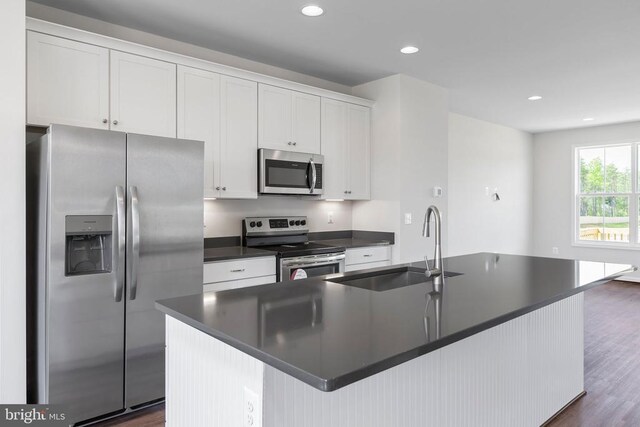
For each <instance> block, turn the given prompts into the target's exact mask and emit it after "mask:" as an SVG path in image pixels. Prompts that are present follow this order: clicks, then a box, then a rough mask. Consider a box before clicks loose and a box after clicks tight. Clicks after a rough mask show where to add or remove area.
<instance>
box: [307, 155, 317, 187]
mask: <svg viewBox="0 0 640 427" xmlns="http://www.w3.org/2000/svg"><path fill="white" fill-rule="evenodd" d="M309 165H310V166H311V190H310V191H309V193H311V194H313V192H314V191H315V189H316V180H317V178H318V176H317V175H316V164H315V163H314V162H313V159H310V160H309Z"/></svg>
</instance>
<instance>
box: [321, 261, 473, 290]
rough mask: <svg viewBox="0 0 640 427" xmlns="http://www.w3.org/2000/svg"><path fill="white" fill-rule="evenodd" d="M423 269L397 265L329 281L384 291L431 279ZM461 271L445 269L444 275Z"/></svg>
mask: <svg viewBox="0 0 640 427" xmlns="http://www.w3.org/2000/svg"><path fill="white" fill-rule="evenodd" d="M424 272H425V269H421V268H416V267H399V268H391V269H386V270H381V271H371V272H364V273H362V274H355V275H349V276H346V277H340V278H337V279H331V280H330V282H335V283H340V284H342V285H346V286H353V287H356V288H361V289H368V290H370V291H376V292H384V291H390V290H392V289H397V288H403V287H405V286H412V285H417V284H419V283H427V282H430V281H431V280H433V278H428V277H426V276H425V275H424ZM461 274H462V273H454V272H452V271H445V272H444V277H454V276H460V275H461Z"/></svg>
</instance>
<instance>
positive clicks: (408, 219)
mask: <svg viewBox="0 0 640 427" xmlns="http://www.w3.org/2000/svg"><path fill="white" fill-rule="evenodd" d="M404 223H405V225H409V224H411V212H409V213H406V214H404Z"/></svg>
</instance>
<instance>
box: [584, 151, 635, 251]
mask: <svg viewBox="0 0 640 427" xmlns="http://www.w3.org/2000/svg"><path fill="white" fill-rule="evenodd" d="M631 153H632V145H631V144H627V145H616V146H605V147H583V148H577V149H576V154H577V159H578V162H579V164H578V165H579V168H578V173H579V177H578V179H579V186H578V194H577V203H578V209H577V210H578V224H579V232H578V240H596V241H607V242H620V243H628V242H629V241H630V234H631V233H630V223H631V222H636V223H637V221H636V220H637V218H635V219H634V221H631V218H632V217H631V210H632V209H631V208H632V206H630V203H631V202H632V200H633V203H634V206H633V207H634V208H635V207H636V206H637V205H636V204H635V202H636V201H637V199H638V197H637V195H636V197H635V199H632V196H633V195H634V191H635V190H634V188H633V187H636V186H635V185H632V154H631Z"/></svg>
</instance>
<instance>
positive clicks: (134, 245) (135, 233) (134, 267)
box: [129, 186, 140, 300]
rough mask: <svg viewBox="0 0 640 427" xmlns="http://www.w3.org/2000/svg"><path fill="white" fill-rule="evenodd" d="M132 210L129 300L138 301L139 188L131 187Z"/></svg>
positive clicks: (130, 205)
mask: <svg viewBox="0 0 640 427" xmlns="http://www.w3.org/2000/svg"><path fill="white" fill-rule="evenodd" d="M129 196H130V202H129V207H130V209H131V251H130V252H129V253H130V254H131V260H130V262H131V269H130V277H129V289H130V291H129V299H131V300H134V299H136V293H137V290H138V263H139V261H140V210H139V207H138V203H139V199H138V187H136V186H131V187H129Z"/></svg>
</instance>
